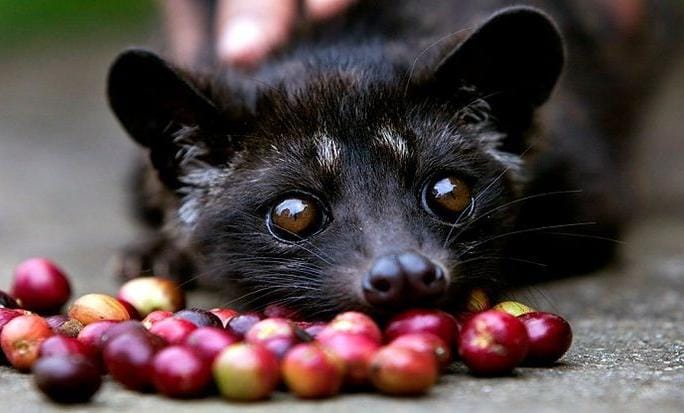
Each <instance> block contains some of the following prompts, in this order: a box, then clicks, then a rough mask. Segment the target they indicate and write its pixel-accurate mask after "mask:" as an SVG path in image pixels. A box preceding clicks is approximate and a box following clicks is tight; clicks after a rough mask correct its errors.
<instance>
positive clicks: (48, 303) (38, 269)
mask: <svg viewBox="0 0 684 413" xmlns="http://www.w3.org/2000/svg"><path fill="white" fill-rule="evenodd" d="M12 296H13V297H15V298H16V299H18V300H19V301H20V302H21V305H22V307H23V308H25V309H27V310H30V311H35V312H38V313H55V312H58V311H59V310H60V309H61V308H62V306H63V305H64V304H66V302H67V301H69V297H71V287H70V286H69V280H68V279H67V277H66V275H65V274H64V273H63V272H62V270H60V269H59V268H58V267H57V266H56V265H55V264H54V263H53V262H52V261H49V260H46V259H44V258H31V259H28V260H26V261H24V262H22V263H21V264H19V266H17V268H16V269H15V270H14V280H13V281H12Z"/></svg>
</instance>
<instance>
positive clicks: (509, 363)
mask: <svg viewBox="0 0 684 413" xmlns="http://www.w3.org/2000/svg"><path fill="white" fill-rule="evenodd" d="M458 344H459V345H458V351H459V355H460V356H461V359H462V360H463V362H464V363H465V365H466V366H468V368H469V369H470V370H471V371H472V372H473V373H475V374H481V375H498V374H507V373H510V372H511V371H512V370H513V369H514V368H515V367H516V366H518V365H519V364H520V362H522V361H523V359H524V358H525V355H526V354H527V349H528V347H529V338H528V337H527V331H526V330H525V326H524V325H523V323H522V322H521V321H520V320H518V319H517V318H516V317H513V316H512V315H510V314H508V313H504V312H503V311H497V310H489V311H485V312H483V313H479V314H477V315H475V316H473V317H472V318H471V319H470V320H468V321H467V322H466V323H465V324H464V325H463V328H462V330H461V335H460V338H459V343H458Z"/></svg>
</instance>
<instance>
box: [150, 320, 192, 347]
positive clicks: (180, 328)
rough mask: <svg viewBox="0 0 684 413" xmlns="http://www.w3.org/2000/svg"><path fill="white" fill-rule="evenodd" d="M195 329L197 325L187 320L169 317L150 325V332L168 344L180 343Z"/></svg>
mask: <svg viewBox="0 0 684 413" xmlns="http://www.w3.org/2000/svg"><path fill="white" fill-rule="evenodd" d="M196 329H197V326H196V325H194V324H193V323H191V322H190V321H188V320H183V319H180V318H175V317H169V318H166V319H164V320H161V321H159V322H157V323H155V324H154V325H153V326H152V327H150V333H152V334H155V335H157V336H159V337H161V338H163V339H164V340H166V342H168V343H169V344H180V343H182V342H183V341H184V340H185V338H186V337H187V336H188V335H189V334H190V333H192V332H193V331H195V330H196Z"/></svg>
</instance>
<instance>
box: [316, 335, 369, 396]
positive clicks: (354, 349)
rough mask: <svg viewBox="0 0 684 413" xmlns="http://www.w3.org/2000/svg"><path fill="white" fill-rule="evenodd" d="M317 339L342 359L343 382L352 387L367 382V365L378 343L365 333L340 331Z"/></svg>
mask: <svg viewBox="0 0 684 413" xmlns="http://www.w3.org/2000/svg"><path fill="white" fill-rule="evenodd" d="M317 341H318V342H319V343H320V344H321V346H322V347H323V348H325V349H327V350H329V351H331V352H332V353H334V354H335V355H337V356H338V357H339V358H340V359H342V361H344V364H345V377H344V378H345V383H347V384H348V385H350V386H352V387H362V386H365V385H367V384H368V382H369V381H368V371H369V366H370V363H371V360H372V359H373V357H374V356H375V353H377V351H378V350H379V349H380V344H378V343H377V342H376V341H375V340H372V339H370V338H369V337H368V336H365V335H360V334H350V333H341V332H337V333H336V334H328V335H326V336H323V337H320V338H319V339H317Z"/></svg>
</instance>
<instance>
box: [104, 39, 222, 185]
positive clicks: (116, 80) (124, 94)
mask: <svg viewBox="0 0 684 413" xmlns="http://www.w3.org/2000/svg"><path fill="white" fill-rule="evenodd" d="M107 93H108V97H109V104H110V106H111V108H112V110H113V111H114V113H115V114H116V116H117V118H118V119H119V121H120V122H121V124H122V125H123V127H124V128H125V129H126V131H127V132H128V133H129V134H130V136H131V137H132V138H133V139H134V140H135V141H137V142H138V143H140V144H142V145H143V146H146V147H147V148H149V149H150V156H151V159H152V163H153V164H154V166H155V167H156V168H157V170H158V172H159V175H160V178H161V179H162V181H163V182H165V183H166V184H167V185H169V186H171V187H174V186H178V184H179V182H178V179H179V175H180V174H181V173H182V171H181V170H180V168H181V167H182V165H180V163H181V162H183V161H188V157H189V156H194V155H197V156H206V155H207V154H208V151H209V150H210V148H208V146H210V142H209V141H208V140H207V136H208V135H209V134H210V131H211V130H212V129H213V128H215V127H216V125H217V123H218V121H219V113H218V110H217V109H216V107H215V106H214V104H213V103H212V102H211V101H210V100H209V99H207V97H205V96H204V95H203V94H202V93H201V92H200V91H199V90H197V89H196V88H195V87H194V86H193V85H192V84H191V83H189V82H188V81H187V80H186V79H185V78H184V77H183V75H181V74H180V72H179V71H177V70H176V69H174V68H173V67H172V66H171V65H170V64H169V63H167V62H166V61H164V60H163V59H161V58H160V57H159V56H157V55H156V54H154V53H152V52H149V51H145V50H140V49H132V50H128V51H126V52H123V53H122V54H121V55H119V56H118V58H117V59H116V60H115V61H114V63H113V64H112V66H111V69H110V71H109V78H108V82H107ZM202 161H206V160H202Z"/></svg>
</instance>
